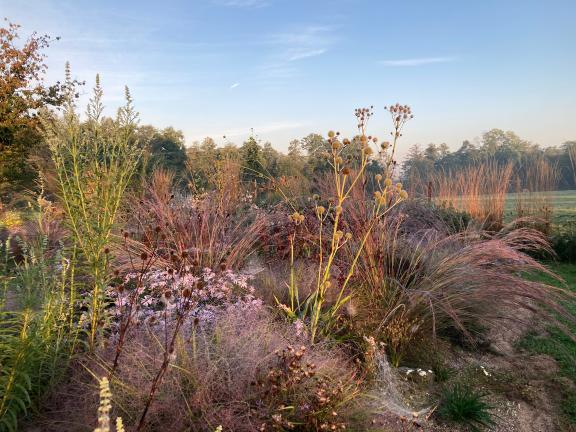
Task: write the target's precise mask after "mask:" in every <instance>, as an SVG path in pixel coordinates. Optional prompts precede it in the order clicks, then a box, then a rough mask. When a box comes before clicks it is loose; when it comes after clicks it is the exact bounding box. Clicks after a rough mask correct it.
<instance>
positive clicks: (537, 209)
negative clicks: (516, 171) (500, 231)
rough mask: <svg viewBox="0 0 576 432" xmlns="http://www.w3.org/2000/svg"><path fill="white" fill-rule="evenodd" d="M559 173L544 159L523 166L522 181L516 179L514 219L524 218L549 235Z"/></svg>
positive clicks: (531, 161)
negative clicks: (553, 192)
mask: <svg viewBox="0 0 576 432" xmlns="http://www.w3.org/2000/svg"><path fill="white" fill-rule="evenodd" d="M559 177H560V172H559V170H558V167H557V165H553V164H551V163H550V162H548V161H547V160H546V159H545V158H544V157H539V158H537V159H531V160H530V161H528V162H527V164H526V165H525V176H524V181H521V180H520V179H517V181H516V188H517V195H516V202H515V204H516V217H518V218H525V219H527V220H528V219H529V220H530V221H531V224H532V225H533V226H534V227H535V228H537V229H539V230H540V231H542V232H543V233H545V234H550V233H551V228H552V216H553V213H554V200H553V199H552V195H551V194H550V192H551V191H554V190H556V188H557V186H558V179H559Z"/></svg>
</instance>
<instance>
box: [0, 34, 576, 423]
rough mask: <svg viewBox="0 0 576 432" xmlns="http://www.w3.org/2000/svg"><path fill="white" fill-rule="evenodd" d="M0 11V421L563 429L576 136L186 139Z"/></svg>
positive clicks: (363, 132) (368, 121) (575, 239)
mask: <svg viewBox="0 0 576 432" xmlns="http://www.w3.org/2000/svg"><path fill="white" fill-rule="evenodd" d="M0 30H1V31H0V41H2V44H0V46H1V47H3V51H1V53H2V56H3V58H5V59H7V60H6V64H10V65H11V66H10V67H8V68H6V67H5V68H4V69H3V73H4V74H5V75H8V78H10V79H9V80H8V79H7V80H4V83H5V84H6V85H5V86H0V92H3V93H0V95H1V96H2V97H3V99H2V101H8V102H9V103H3V104H0V110H4V111H0V113H1V114H2V118H1V120H2V123H1V124H0V127H1V128H2V129H0V132H2V134H1V135H0V138H1V139H3V140H4V141H3V143H4V144H3V146H2V147H0V150H2V153H1V154H0V156H1V157H2V158H3V159H1V161H2V162H3V165H2V166H0V169H1V170H0V174H1V175H0V179H1V180H2V182H1V183H0V186H1V188H0V192H1V195H0V196H1V198H2V201H1V204H0V432H3V431H10V432H12V431H17V430H22V431H31V432H33V431H47V432H49V431H60V432H61V431H78V432H80V431H94V432H109V431H117V432H121V431H165V430H170V431H202V432H223V431H231V432H244V431H245V432H253V431H303V432H308V431H309V432H312V431H342V430H351V431H373V432H376V431H381V432H396V431H418V430H426V431H479V430H494V431H523V432H537V431H574V430H576V410H575V404H576V373H575V371H576V368H575V365H576V357H575V355H576V338H575V329H576V286H575V284H576V279H575V269H576V264H575V262H576V257H575V251H576V230H575V229H574V225H575V223H576V192H575V191H573V190H572V191H561V192H551V191H554V190H555V189H556V186H557V185H558V183H559V179H562V181H564V182H565V183H566V182H569V181H572V180H575V179H576V175H574V174H575V170H576V144H569V143H568V144H566V145H565V146H564V147H563V148H562V149H555V150H554V149H553V150H554V151H548V152H544V151H542V150H541V149H539V148H538V147H537V146H536V147H534V146H528V145H527V144H526V143H522V142H518V140H516V138H515V137H514V136H512V138H511V139H513V141H514V144H516V145H515V146H510V145H509V144H510V143H509V142H505V143H503V144H501V145H499V146H493V145H491V142H490V138H491V137H493V136H494V135H496V136H500V137H501V135H502V134H501V132H502V131H498V130H493V131H491V132H490V133H487V134H486V136H485V138H486V142H485V143H484V144H485V145H484V146H483V147H482V148H480V149H476V148H474V149H472V150H471V151H470V152H469V154H464V156H462V154H461V153H462V152H455V154H456V156H458V159H457V162H458V163H457V164H454V163H452V162H453V160H454V159H455V154H451V153H450V152H445V153H444V154H443V156H441V157H440V156H439V157H438V158H436V156H434V157H435V158H436V159H434V158H432V159H434V160H432V159H431V158H426V157H421V155H420V154H416V155H415V156H414V157H413V158H412V159H411V160H408V161H405V162H404V163H403V164H401V163H399V162H400V161H399V160H398V156H397V154H398V151H399V149H400V148H401V147H402V146H404V145H405V140H406V138H405V137H404V135H405V134H408V133H409V131H410V127H411V125H412V124H413V122H414V121H416V120H415V119H414V115H413V112H412V108H411V107H410V106H408V105H404V104H400V103H395V104H391V105H387V106H385V107H383V108H382V107H374V106H369V107H361V108H357V109H355V110H353V111H352V112H351V116H350V124H351V125H356V132H355V133H354V134H353V135H351V136H344V134H342V133H340V132H339V131H338V130H337V129H336V128H335V129H333V130H329V131H326V132H325V133H323V134H310V135H308V136H307V137H305V138H303V139H302V140H296V141H293V142H292V143H291V145H290V148H289V152H288V153H287V154H283V153H280V152H278V151H276V150H274V148H272V146H271V144H269V143H268V144H264V145H262V143H260V142H259V141H258V140H257V139H256V138H255V137H254V136H251V137H250V138H248V139H247V140H246V142H244V143H243V145H242V146H241V147H240V148H238V147H236V146H235V145H233V144H232V143H227V144H226V145H224V146H217V145H216V143H215V142H214V140H212V139H209V138H207V139H205V140H204V141H203V142H202V143H196V144H194V145H192V146H190V147H189V148H186V146H185V144H184V138H183V135H182V133H180V132H178V131H176V130H174V129H173V128H166V129H164V130H157V129H155V128H154V127H152V126H147V125H141V124H140V123H139V113H138V112H137V110H136V107H135V103H134V101H133V99H132V96H131V93H130V91H129V89H128V88H126V89H125V101H124V104H123V105H122V106H121V107H120V108H119V109H118V111H117V113H116V115H115V116H114V117H109V116H107V115H106V114H105V113H106V111H105V108H104V103H105V94H104V90H103V87H102V85H101V82H100V79H99V76H97V77H96V81H95V83H94V86H93V89H92V91H91V93H90V100H89V102H88V103H87V106H82V107H80V106H79V105H80V103H79V91H78V88H79V86H81V85H82V83H79V82H77V81H75V80H73V79H72V75H71V72H70V68H69V67H67V69H66V77H65V80H64V81H63V82H62V83H60V82H59V83H58V85H57V86H55V87H53V88H49V89H46V88H44V87H42V86H35V87H33V88H32V89H29V87H30V86H29V82H35V81H34V80H35V79H37V77H38V76H39V74H41V72H42V71H44V69H43V66H42V65H43V63H42V61H43V57H42V56H41V55H39V54H38V50H39V49H40V48H42V47H44V46H46V44H48V39H46V38H47V37H46V36H38V35H37V34H34V35H33V36H31V39H30V40H29V44H28V46H26V49H24V50H20V49H18V48H17V47H15V46H13V41H14V40H15V39H17V32H18V26H15V25H12V24H7V25H6V27H5V28H2V29H0ZM6 47H7V48H9V49H7V48H6ZM23 59H24V60H26V61H23ZM8 61H10V62H11V63H8ZM23 65H24V66H27V67H24V66H23ZM14 70H16V71H17V73H16V72H14ZM13 72H14V73H13ZM14 83H16V84H14ZM22 88H24V89H29V90H27V91H22V90H21V89H22ZM375 125H378V128H379V129H380V130H381V129H385V130H386V135H385V137H377V136H375V135H373V134H372V132H371V130H373V128H374V129H376V128H375ZM512 135H513V134H512ZM504 137H505V138H507V139H508V138H510V137H511V136H510V134H504ZM32 142H33V143H35V150H36V152H35V153H32V152H30V153H29V154H26V153H25V152H26V149H27V148H28V147H29V144H31V143H32ZM511 149H520V150H521V151H519V153H520V155H521V156H522V157H517V158H516V157H515V156H517V155H515V153H513V152H511ZM432 150H434V149H432ZM429 153H430V154H432V153H433V152H429ZM550 153H552V156H553V157H548V156H549V154H550ZM503 154H505V155H508V156H509V155H510V154H512V155H513V156H514V157H508V156H507V157H508V158H507V159H502V155H503ZM546 155H548V156H546ZM461 156H462V157H461ZM442 159H446V160H448V161H449V162H450V161H452V162H450V163H451V165H449V166H442V165H441V163H440V162H442ZM416 162H418V163H419V164H420V165H421V166H423V167H425V168H426V171H418V170H416V169H415V168H414V167H415V166H416V165H418V164H417V163H416ZM444 162H446V161H444ZM559 162H563V163H565V164H564V165H565V166H564V168H566V169H563V171H562V170H560V168H559V166H560V165H559ZM446 163H447V162H446ZM569 163H571V164H572V165H568V164H569ZM567 167H568V168H570V169H571V171H570V172H569V175H568V170H567ZM573 175H574V176H573ZM572 176H573V177H572ZM518 190H520V191H522V192H521V193H516V194H514V193H510V192H511V191H518Z"/></svg>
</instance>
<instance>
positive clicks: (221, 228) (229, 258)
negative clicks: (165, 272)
mask: <svg viewBox="0 0 576 432" xmlns="http://www.w3.org/2000/svg"><path fill="white" fill-rule="evenodd" d="M227 167H228V164H227V163H223V164H222V165H221V166H220V167H219V169H222V170H225V169H226V168H227ZM236 174H237V171H234V170H231V171H230V172H229V175H230V176H231V177H229V178H228V180H225V178H226V177H225V176H226V174H225V172H222V173H220V174H218V177H219V178H220V180H219V184H220V185H221V187H220V188H219V189H217V190H216V191H214V192H210V193H208V194H206V195H204V196H194V195H182V194H178V193H176V192H175V191H174V189H173V187H172V186H173V176H172V174H170V173H168V172H164V171H157V172H155V173H154V175H153V176H152V180H151V181H150V183H149V184H148V185H147V187H146V189H145V192H144V196H143V197H141V198H140V199H138V201H137V202H136V201H135V202H134V203H133V205H132V206H131V208H132V209H133V210H134V211H133V212H132V214H131V215H130V217H129V219H128V227H129V228H130V229H133V230H134V231H135V232H137V233H138V234H139V235H141V236H142V238H144V239H145V238H147V234H150V233H152V231H153V230H154V228H155V227H157V226H159V227H162V233H163V235H164V239H163V244H165V245H166V247H167V248H169V250H171V251H173V252H174V253H175V254H176V256H182V255H183V254H184V255H186V256H187V260H189V261H190V263H194V265H197V266H199V267H200V268H206V267H207V268H211V269H213V270H217V269H220V268H229V269H238V268H240V267H241V266H242V265H244V264H245V263H246V261H247V260H248V258H249V257H250V256H251V255H252V254H253V253H254V252H255V250H256V246H257V241H258V240H259V238H260V235H261V233H262V232H263V230H264V227H265V226H266V223H267V221H266V218H265V217H264V215H261V214H259V212H258V211H250V210H249V208H248V206H247V205H246V203H244V202H242V201H241V200H240V199H239V191H238V190H237V189H236V188H235V187H233V186H230V184H229V182H232V181H237V178H236V177H235V176H236ZM134 240H135V239H134V238H132V237H131V248H133V250H134V251H137V252H138V254H140V253H146V254H148V255H152V252H153V251H152V249H153V244H151V243H150V242H148V241H145V240H144V241H134ZM171 262H172V261H171V257H170V256H168V255H161V256H159V257H158V260H157V263H156V265H157V266H158V267H159V268H163V267H166V266H169V265H170V264H171Z"/></svg>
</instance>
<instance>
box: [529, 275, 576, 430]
mask: <svg viewBox="0 0 576 432" xmlns="http://www.w3.org/2000/svg"><path fill="white" fill-rule="evenodd" d="M552 269H553V270H554V271H555V272H556V273H557V274H559V275H560V276H562V277H563V278H564V280H565V281H566V283H567V284H568V287H569V288H570V289H571V290H572V291H574V292H575V293H576V265H574V264H554V265H552ZM547 282H552V281H550V280H547ZM552 283H557V282H552ZM565 306H566V308H567V309H568V310H569V311H570V312H572V313H573V314H574V315H575V316H576V300H573V301H570V302H569V303H568V304H566V305H565ZM568 327H569V329H570V331H571V333H572V335H576V325H575V324H568ZM520 346H521V347H522V348H524V349H527V350H529V351H531V352H534V353H539V354H547V355H549V356H551V357H553V358H554V359H555V360H556V361H557V362H558V365H559V367H560V373H561V374H562V375H564V376H565V377H568V378H569V379H571V380H572V381H573V382H574V383H575V384H576V342H574V341H573V340H572V339H571V338H570V337H569V336H568V335H566V334H565V333H564V332H562V331H561V330H560V329H559V328H558V327H555V326H548V328H547V334H546V335H539V334H536V333H529V334H528V335H526V336H525V337H524V338H523V339H522V341H521V342H520ZM565 393H566V394H565V395H564V400H563V403H562V408H563V411H564V413H565V414H566V415H567V416H568V418H569V419H570V420H571V422H572V423H574V424H576V391H574V390H570V389H566V391H565Z"/></svg>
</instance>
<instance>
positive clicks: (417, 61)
mask: <svg viewBox="0 0 576 432" xmlns="http://www.w3.org/2000/svg"><path fill="white" fill-rule="evenodd" d="M453 61H456V58H455V57H419V58H410V59H400V60H382V61H380V64H383V65H385V66H395V67H397V66H424V65H429V64H435V63H451V62H453Z"/></svg>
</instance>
